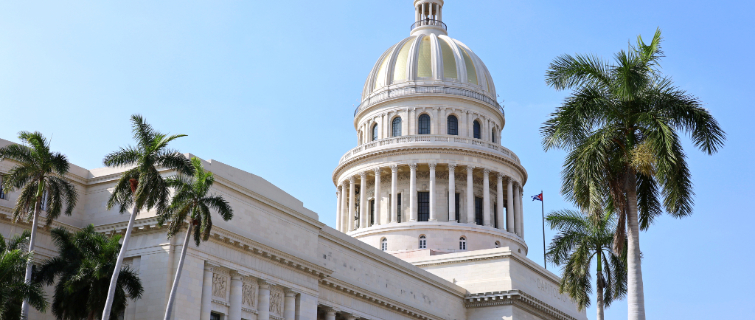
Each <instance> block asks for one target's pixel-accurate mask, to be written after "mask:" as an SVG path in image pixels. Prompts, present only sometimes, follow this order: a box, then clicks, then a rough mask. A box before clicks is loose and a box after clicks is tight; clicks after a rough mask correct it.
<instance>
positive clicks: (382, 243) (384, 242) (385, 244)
mask: <svg viewBox="0 0 755 320" xmlns="http://www.w3.org/2000/svg"><path fill="white" fill-rule="evenodd" d="M380 250H383V251H388V239H386V238H383V240H380Z"/></svg>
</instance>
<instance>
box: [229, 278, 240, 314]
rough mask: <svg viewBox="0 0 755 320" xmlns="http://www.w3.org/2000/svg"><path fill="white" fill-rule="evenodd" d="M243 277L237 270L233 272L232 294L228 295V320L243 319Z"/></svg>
mask: <svg viewBox="0 0 755 320" xmlns="http://www.w3.org/2000/svg"><path fill="white" fill-rule="evenodd" d="M241 279H242V277H241V275H240V274H238V273H237V272H231V295H230V297H228V302H229V303H230V306H229V307H228V320H241V297H242V294H243V293H242V292H241V291H242V286H243V282H242V281H241Z"/></svg>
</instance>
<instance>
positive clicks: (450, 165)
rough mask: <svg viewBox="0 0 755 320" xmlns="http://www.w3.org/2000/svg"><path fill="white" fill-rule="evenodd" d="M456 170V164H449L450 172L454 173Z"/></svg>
mask: <svg viewBox="0 0 755 320" xmlns="http://www.w3.org/2000/svg"><path fill="white" fill-rule="evenodd" d="M454 169H456V164H455V163H449V164H448V170H449V171H453V170H454Z"/></svg>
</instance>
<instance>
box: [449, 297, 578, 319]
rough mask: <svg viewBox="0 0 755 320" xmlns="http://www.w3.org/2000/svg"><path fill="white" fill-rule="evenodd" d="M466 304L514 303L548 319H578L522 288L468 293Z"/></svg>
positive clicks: (468, 307) (468, 305) (492, 304)
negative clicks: (525, 291)
mask: <svg viewBox="0 0 755 320" xmlns="http://www.w3.org/2000/svg"><path fill="white" fill-rule="evenodd" d="M464 302H465V303H464V306H465V307H466V308H467V309H470V308H484V307H491V306H500V305H514V306H516V307H520V308H523V309H527V311H530V312H532V313H535V314H537V315H538V316H540V317H543V318H545V319H547V320H576V319H577V318H574V317H572V316H570V315H568V314H566V313H564V312H562V311H559V310H558V309H556V308H554V307H552V306H550V305H549V304H547V303H545V302H543V301H540V300H538V299H537V298H535V297H533V296H531V295H529V294H526V293H524V292H523V291H521V290H509V291H495V292H485V293H476V294H470V295H467V296H466V297H465V298H464Z"/></svg>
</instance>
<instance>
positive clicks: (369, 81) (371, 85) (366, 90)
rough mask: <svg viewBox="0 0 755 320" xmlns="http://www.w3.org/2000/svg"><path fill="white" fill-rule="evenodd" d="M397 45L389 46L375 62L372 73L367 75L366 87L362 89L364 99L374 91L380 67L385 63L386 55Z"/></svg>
mask: <svg viewBox="0 0 755 320" xmlns="http://www.w3.org/2000/svg"><path fill="white" fill-rule="evenodd" d="M394 47H395V45H394V46H393V47H390V48H388V50H385V52H384V53H383V55H381V56H380V59H378V60H377V62H375V66H373V67H372V71H370V75H369V76H368V77H367V81H365V83H364V89H363V90H362V100H364V99H367V97H368V96H369V95H370V93H372V88H374V87H375V78H376V77H377V73H378V71H379V70H378V68H380V65H381V64H382V63H383V59H385V57H386V55H388V53H390V52H391V50H392V49H393V48H394Z"/></svg>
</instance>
